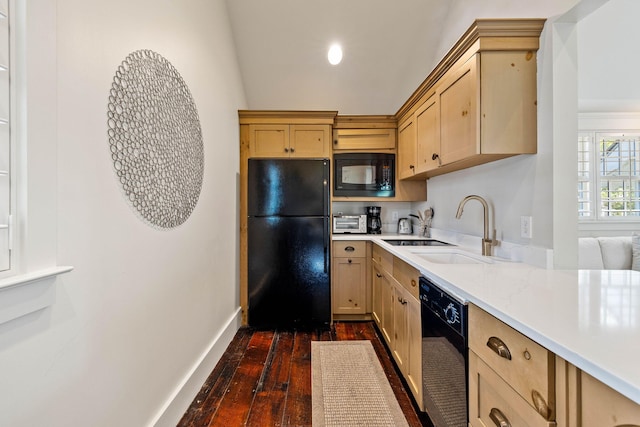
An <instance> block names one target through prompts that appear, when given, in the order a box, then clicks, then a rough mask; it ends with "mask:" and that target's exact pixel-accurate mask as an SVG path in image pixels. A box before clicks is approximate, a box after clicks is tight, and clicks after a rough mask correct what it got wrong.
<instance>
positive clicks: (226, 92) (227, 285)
mask: <svg viewBox="0 0 640 427" xmlns="http://www.w3.org/2000/svg"><path fill="white" fill-rule="evenodd" d="M55 4H56V3H55V2H53V1H51V0H30V1H29V2H28V6H27V10H28V13H29V18H30V19H34V20H35V19H36V17H38V16H39V15H41V14H45V15H46V17H47V20H48V21H47V22H49V23H51V22H52V21H53V22H54V23H55V22H56V21H55V20H56V18H57V24H56V25H55V27H51V28H50V31H51V32H50V33H49V34H45V35H46V36H48V40H56V39H57V44H56V45H55V46H53V48H54V49H56V50H57V55H55V57H53V58H51V60H50V62H49V63H46V64H45V65H46V66H47V67H39V68H38V69H37V70H33V72H34V75H33V77H32V80H30V82H33V83H36V82H38V81H46V82H49V83H50V84H52V85H55V86H54V87H51V86H49V89H50V91H49V93H47V94H46V96H45V99H44V100H43V101H44V102H43V104H41V105H40V106H38V105H35V104H31V105H29V108H30V109H33V110H34V111H37V112H42V108H41V107H42V105H44V106H46V107H47V112H48V114H49V116H48V117H49V120H54V123H53V124H52V123H45V124H46V129H48V130H49V131H54V132H50V133H49V134H48V135H46V138H45V137H40V138H34V139H33V140H31V139H30V140H29V143H30V144H31V146H30V150H32V152H37V150H38V148H39V147H40V148H42V149H48V151H49V152H50V155H51V157H50V158H49V159H50V161H51V163H52V164H56V161H57V168H56V170H55V171H48V172H53V175H48V176H46V175H45V176H39V175H37V172H35V171H33V170H32V171H31V173H32V174H33V176H34V179H35V180H36V181H37V180H40V181H46V180H49V182H50V184H49V189H52V190H53V191H54V196H55V197H57V211H54V212H51V215H52V217H53V218H54V219H55V218H57V222H55V223H54V224H53V226H54V227H55V229H56V231H57V254H55V255H54V258H57V262H58V264H61V265H73V266H74V267H75V269H74V271H73V272H71V273H69V274H67V275H65V276H62V277H61V278H60V279H59V280H58V284H57V297H56V301H55V304H53V305H52V306H51V307H49V308H47V309H45V310H42V311H40V312H38V313H34V314H31V315H27V316H24V317H22V318H20V319H17V320H14V321H12V322H8V323H5V324H3V325H0V366H1V368H0V370H1V372H2V374H1V376H0V377H1V379H0V393H1V394H2V399H0V414H1V415H0V420H1V421H0V424H3V425H11V426H31V425H47V426H72V425H93V426H129V425H130V426H141V425H147V424H149V423H152V422H154V421H156V420H157V419H158V417H160V416H161V415H163V411H164V409H165V405H168V404H170V403H172V399H173V397H174V395H175V394H176V393H177V392H178V391H179V390H180V387H181V386H182V384H183V383H184V382H185V380H187V379H188V378H189V374H190V373H191V372H192V370H194V369H196V368H197V367H198V364H199V362H200V358H201V357H204V358H205V359H204V360H205V364H207V366H205V367H204V369H203V370H201V371H198V370H196V371H195V372H196V375H200V376H202V375H206V374H208V373H209V371H210V368H212V364H213V363H215V361H216V358H217V355H218V353H216V351H218V350H220V349H219V347H222V348H224V347H225V346H226V342H228V340H229V339H230V336H232V333H233V332H235V329H236V328H237V326H238V311H237V310H238V307H239V296H238V283H237V282H238V278H237V256H236V254H237V239H238V236H237V232H236V229H237V203H238V202H237V173H238V162H239V160H238V149H237V141H238V121H237V110H238V109H242V108H246V107H245V98H244V93H243V89H242V85H241V81H240V77H239V76H240V74H239V70H238V67H237V63H236V56H235V52H234V46H233V41H232V39H231V32H230V29H229V24H228V18H227V11H226V6H225V3H224V1H223V0H188V1H181V2H171V1H167V0H161V1H156V0H138V1H135V2H130V1H127V0H113V1H109V2H87V1H84V0H58V1H57V9H55ZM52 5H53V6H52ZM34 46H36V45H35V44H34ZM51 47H52V46H49V48H51ZM32 48H33V47H32ZM138 49H151V50H154V51H156V52H158V53H160V54H161V55H163V56H164V57H165V58H167V59H168V60H169V61H170V62H171V63H172V64H173V66H174V67H175V68H176V69H177V70H178V71H179V72H180V74H181V76H182V77H183V79H184V81H185V82H186V84H187V85H188V87H189V89H190V91H191V93H192V95H193V98H194V101H195V103H196V106H197V108H198V113H199V116H200V123H201V126H202V135H203V140H204V146H205V171H204V182H203V186H202V193H201V195H200V199H199V201H198V204H197V206H196V208H195V210H194V211H193V213H192V215H191V217H190V218H189V219H188V220H187V221H186V222H185V223H184V224H182V225H181V226H179V227H177V228H175V229H171V230H165V231H161V230H157V229H154V228H151V227H149V226H148V225H146V224H144V223H143V222H142V221H140V220H139V219H138V217H137V216H136V215H135V214H134V212H133V211H132V209H131V208H130V207H129V205H128V204H127V202H126V201H125V200H124V198H123V196H122V193H121V190H120V188H119V183H118V181H117V179H116V176H115V174H114V172H113V166H112V164H111V160H110V157H109V150H108V140H107V123H106V119H107V115H106V112H107V100H108V93H109V88H110V85H111V82H112V78H113V75H114V73H115V70H116V69H117V67H118V65H119V64H120V63H121V61H122V60H123V59H124V58H125V57H126V56H127V55H128V54H129V53H131V52H133V51H135V50H138ZM31 54H33V56H34V57H37V56H38V55H41V56H45V57H50V56H51V52H49V51H44V50H43V51H40V52H38V51H36V52H31ZM54 61H57V62H54ZM34 87H35V86H34ZM32 116H33V120H34V122H33V123H32V124H31V125H33V126H37V119H38V117H39V114H33V115H32ZM40 120H41V121H43V120H45V119H44V118H42V117H41V118H40ZM35 134H36V132H35V129H34V135H35ZM56 146H57V149H54V150H53V151H52V150H51V148H52V147H53V148H55V147H56ZM43 172H45V173H46V172H47V171H46V170H43ZM44 188H46V185H44ZM53 205H54V206H55V203H53ZM50 225H51V224H50ZM24 234H25V235H26V234H27V232H25V233H24ZM23 237H24V236H23ZM55 238H56V237H55V236H53V237H51V238H50V239H49V242H50V241H51V239H54V240H55ZM25 239H26V237H25ZM44 246H46V244H45V245H44ZM36 249H37V248H33V249H32V250H33V251H36ZM29 251H30V249H29V248H27V249H26V250H25V254H24V257H23V258H24V259H25V260H26V261H25V263H27V264H28V260H29V258H30V257H31V258H32V259H33V258H38V257H36V256H34V255H32V254H30V253H29ZM41 258H42V257H41ZM220 334H222V336H221V337H219V335H220ZM230 334H231V335H230ZM218 338H219V339H218ZM216 340H217V341H216ZM212 349H213V351H212V352H209V350H212ZM212 355H213V356H212ZM206 356H209V357H208V358H207V357H206ZM203 382H204V377H203V378H196V380H195V383H196V384H198V383H199V384H198V385H201V384H202V383H203ZM196 391H197V389H196ZM194 393H195V392H194ZM191 398H193V395H191V396H188V397H187V398H186V399H187V400H185V396H182V395H178V398H177V400H176V401H175V402H174V403H175V404H174V405H173V406H169V410H168V412H167V413H165V414H164V418H160V423H161V424H167V425H170V424H175V422H176V421H177V419H176V417H179V415H180V413H181V411H182V410H184V407H183V406H184V405H185V404H188V400H189V399H191Z"/></svg>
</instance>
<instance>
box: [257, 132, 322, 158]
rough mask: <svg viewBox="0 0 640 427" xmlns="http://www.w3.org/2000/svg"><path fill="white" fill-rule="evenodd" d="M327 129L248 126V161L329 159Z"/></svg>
mask: <svg viewBox="0 0 640 427" xmlns="http://www.w3.org/2000/svg"><path fill="white" fill-rule="evenodd" d="M330 155H331V126H330V125H306V124H300V125H287V124H252V125H249V156H250V157H307V158H310V157H329V156H330Z"/></svg>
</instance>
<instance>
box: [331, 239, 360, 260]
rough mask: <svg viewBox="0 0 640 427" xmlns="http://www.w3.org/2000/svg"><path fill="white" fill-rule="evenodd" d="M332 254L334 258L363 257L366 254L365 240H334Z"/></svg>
mask: <svg viewBox="0 0 640 427" xmlns="http://www.w3.org/2000/svg"><path fill="white" fill-rule="evenodd" d="M332 256H333V257H335V258H365V257H366V256H367V242H365V241H364V240H357V241H356V240H339V241H334V242H333V254H332Z"/></svg>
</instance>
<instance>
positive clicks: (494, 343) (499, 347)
mask: <svg viewBox="0 0 640 427" xmlns="http://www.w3.org/2000/svg"><path fill="white" fill-rule="evenodd" d="M487 347H489V348H490V349H491V350H493V351H494V352H495V353H496V354H497V355H498V356H500V357H504V358H505V359H507V360H511V352H510V351H509V348H508V347H507V345H506V344H505V343H504V341H502V340H501V339H500V338H498V337H490V338H489V341H487Z"/></svg>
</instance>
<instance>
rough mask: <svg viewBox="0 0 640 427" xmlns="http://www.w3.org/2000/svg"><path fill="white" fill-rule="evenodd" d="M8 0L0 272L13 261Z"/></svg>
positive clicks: (2, 75)
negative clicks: (11, 241) (11, 245)
mask: <svg viewBox="0 0 640 427" xmlns="http://www.w3.org/2000/svg"><path fill="white" fill-rule="evenodd" d="M9 19H10V15H9V4H8V0H0V271H5V270H8V269H9V268H10V266H11V263H10V254H11V252H10V233H9V225H10V222H11V194H12V193H11V132H10V127H11V116H10V111H11V105H12V104H11V79H10V71H11V70H10V63H11V61H10V46H11V39H10V31H9V29H10V27H9Z"/></svg>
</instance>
